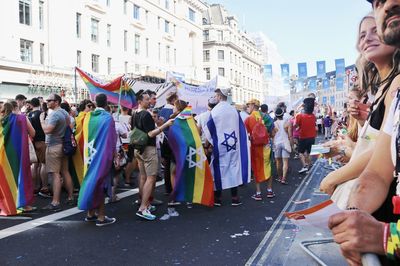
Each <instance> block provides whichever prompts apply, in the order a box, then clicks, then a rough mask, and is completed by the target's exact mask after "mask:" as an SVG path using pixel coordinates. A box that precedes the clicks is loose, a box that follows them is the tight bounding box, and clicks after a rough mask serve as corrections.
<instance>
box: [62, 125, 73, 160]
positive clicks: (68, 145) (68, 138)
mask: <svg viewBox="0 0 400 266" xmlns="http://www.w3.org/2000/svg"><path fill="white" fill-rule="evenodd" d="M75 152H76V140H75V136H74V133H73V132H72V129H71V127H70V126H69V124H67V128H66V129H65V133H64V140H63V153H64V155H66V156H68V157H69V156H72V155H74V154H75Z"/></svg>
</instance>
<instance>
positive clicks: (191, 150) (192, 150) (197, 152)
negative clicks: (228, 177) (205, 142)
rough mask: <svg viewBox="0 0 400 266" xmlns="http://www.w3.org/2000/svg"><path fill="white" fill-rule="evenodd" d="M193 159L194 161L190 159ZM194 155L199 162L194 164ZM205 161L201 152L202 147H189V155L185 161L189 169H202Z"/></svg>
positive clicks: (205, 158) (204, 156)
mask: <svg viewBox="0 0 400 266" xmlns="http://www.w3.org/2000/svg"><path fill="white" fill-rule="evenodd" d="M193 155H194V156H195V157H194V160H193V159H192V158H193ZM196 155H199V161H197V162H196ZM205 160H207V157H206V155H205V154H204V152H203V147H199V148H197V150H196V149H195V148H193V147H189V154H188V155H187V156H186V161H188V162H189V168H193V167H196V166H197V167H198V168H200V169H203V165H204V161H205Z"/></svg>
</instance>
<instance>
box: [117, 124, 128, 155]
mask: <svg viewBox="0 0 400 266" xmlns="http://www.w3.org/2000/svg"><path fill="white" fill-rule="evenodd" d="M115 132H116V133H117V145H116V146H115V150H116V151H117V152H118V151H119V149H120V147H121V145H122V143H121V138H122V137H121V136H122V135H124V134H126V135H128V130H127V128H126V127H125V126H124V125H122V124H121V122H119V121H115Z"/></svg>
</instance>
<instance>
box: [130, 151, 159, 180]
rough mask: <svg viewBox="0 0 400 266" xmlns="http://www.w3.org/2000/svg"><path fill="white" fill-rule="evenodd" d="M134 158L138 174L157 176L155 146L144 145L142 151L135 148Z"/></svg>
mask: <svg viewBox="0 0 400 266" xmlns="http://www.w3.org/2000/svg"><path fill="white" fill-rule="evenodd" d="M135 158H136V159H137V160H138V166H139V172H140V174H144V175H146V176H157V174H158V156H157V148H156V146H146V148H145V149H144V151H143V152H142V153H140V152H139V151H138V150H135Z"/></svg>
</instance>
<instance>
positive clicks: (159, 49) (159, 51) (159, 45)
mask: <svg viewBox="0 0 400 266" xmlns="http://www.w3.org/2000/svg"><path fill="white" fill-rule="evenodd" d="M158 61H159V62H160V61H161V43H158Z"/></svg>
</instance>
